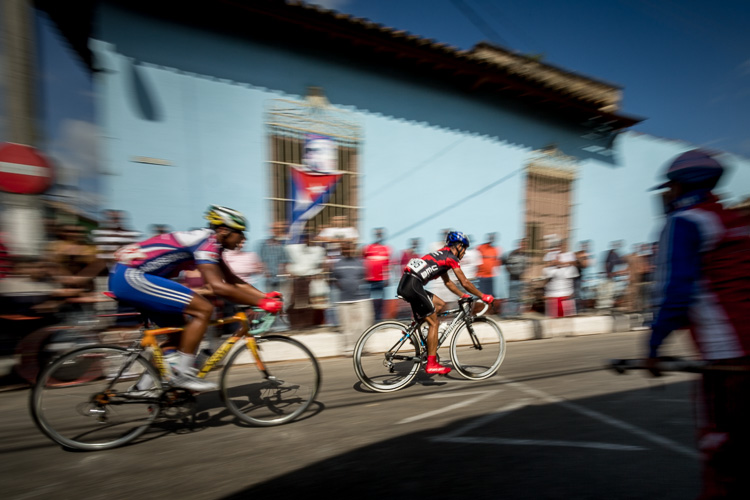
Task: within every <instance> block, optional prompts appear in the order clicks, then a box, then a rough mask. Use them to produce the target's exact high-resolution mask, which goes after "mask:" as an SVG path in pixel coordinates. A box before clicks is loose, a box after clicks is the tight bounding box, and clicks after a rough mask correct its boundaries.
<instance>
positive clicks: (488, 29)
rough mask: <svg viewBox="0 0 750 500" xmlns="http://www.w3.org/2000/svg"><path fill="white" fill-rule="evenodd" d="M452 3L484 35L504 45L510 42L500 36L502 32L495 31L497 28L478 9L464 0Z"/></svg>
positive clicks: (452, 1) (455, 0)
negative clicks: (483, 17) (487, 21)
mask: <svg viewBox="0 0 750 500" xmlns="http://www.w3.org/2000/svg"><path fill="white" fill-rule="evenodd" d="M451 3H452V4H453V5H454V6H455V7H456V8H457V9H458V10H460V11H461V13H462V14H463V15H464V16H465V17H466V19H468V20H469V22H470V23H471V24H473V25H474V26H476V28H477V29H478V30H479V31H481V32H482V33H483V34H484V36H486V37H487V38H489V39H490V41H493V42H500V43H501V44H502V45H505V46H507V45H508V42H506V41H505V40H504V39H503V37H501V36H500V33H498V32H497V31H495V29H494V28H493V27H492V26H490V25H489V24H487V23H486V22H485V21H484V19H482V16H480V15H479V14H478V13H477V11H475V10H474V9H473V8H472V7H471V6H469V5H468V4H466V3H464V1H463V0H451Z"/></svg>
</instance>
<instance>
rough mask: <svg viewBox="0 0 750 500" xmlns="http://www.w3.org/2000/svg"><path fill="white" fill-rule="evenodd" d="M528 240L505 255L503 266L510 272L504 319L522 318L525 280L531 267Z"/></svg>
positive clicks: (524, 239) (503, 312) (519, 241)
mask: <svg viewBox="0 0 750 500" xmlns="http://www.w3.org/2000/svg"><path fill="white" fill-rule="evenodd" d="M527 241H528V240H527V239H526V238H521V239H520V240H518V247H517V248H515V249H514V250H513V251H511V252H508V253H507V254H505V255H503V264H504V265H505V270H506V271H507V272H508V300H507V301H506V303H505V306H504V307H503V310H502V316H503V317H504V318H508V319H510V318H518V317H521V313H522V304H523V296H522V292H523V278H524V273H525V272H526V269H527V268H528V267H529V256H528V254H527Z"/></svg>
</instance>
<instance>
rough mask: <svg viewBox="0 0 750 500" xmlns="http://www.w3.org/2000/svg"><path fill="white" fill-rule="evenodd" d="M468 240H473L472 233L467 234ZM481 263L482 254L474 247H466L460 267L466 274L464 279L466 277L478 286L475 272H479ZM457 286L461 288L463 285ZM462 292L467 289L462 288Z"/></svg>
mask: <svg viewBox="0 0 750 500" xmlns="http://www.w3.org/2000/svg"><path fill="white" fill-rule="evenodd" d="M468 237H469V241H474V237H473V236H472V235H469V236H468ZM481 265H482V254H481V253H480V252H479V250H477V249H476V248H475V247H469V248H467V249H466V253H465V254H464V258H463V259H461V269H462V270H463V272H464V276H466V279H468V280H469V281H470V282H471V284H472V285H474V286H475V287H477V288H479V286H478V285H479V279H478V278H477V273H478V272H479V266H481ZM459 288H461V289H462V290H463V287H461V286H460V284H459ZM463 291H464V292H467V293H468V291H467V290H463Z"/></svg>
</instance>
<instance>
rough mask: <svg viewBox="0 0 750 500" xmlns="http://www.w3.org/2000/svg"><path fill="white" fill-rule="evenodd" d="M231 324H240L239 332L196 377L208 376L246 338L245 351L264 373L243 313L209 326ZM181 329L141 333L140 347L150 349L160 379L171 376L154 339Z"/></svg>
mask: <svg viewBox="0 0 750 500" xmlns="http://www.w3.org/2000/svg"><path fill="white" fill-rule="evenodd" d="M232 323H240V330H239V331H238V332H237V333H235V334H234V335H232V336H231V337H229V338H228V339H227V340H226V341H225V342H224V343H223V344H221V346H220V347H219V348H218V349H217V350H216V352H214V353H213V354H212V355H211V357H210V358H208V359H207V360H206V362H205V363H203V366H202V367H201V369H200V371H199V372H198V377H200V378H205V377H206V375H208V372H210V371H211V370H212V369H213V368H214V366H216V365H217V364H218V363H219V362H220V361H221V360H222V359H224V357H225V356H226V355H227V354H228V353H229V351H230V350H231V349H232V347H233V346H234V344H236V343H237V342H238V341H239V340H240V339H242V338H243V337H246V339H247V349H248V351H250V353H251V354H252V356H253V359H255V362H256V363H257V365H258V369H259V370H261V371H262V372H265V371H266V367H265V365H264V364H263V361H262V360H261V359H260V351H259V350H258V342H256V340H255V337H254V336H253V335H248V332H249V330H250V320H249V319H248V317H247V314H246V313H245V312H238V313H236V314H235V315H234V316H232V317H231V318H224V319H219V320H216V321H212V322H211V323H210V324H209V326H222V325H229V324H232ZM182 330H183V328H181V327H166V328H153V329H149V330H144V332H143V338H142V339H141V347H143V348H144V349H146V348H149V347H150V348H151V349H152V352H153V356H154V364H155V365H156V367H157V368H158V369H159V373H161V376H162V377H165V378H167V377H169V376H170V375H171V372H170V369H169V366H168V363H166V362H165V361H164V352H163V351H162V350H161V347H160V346H159V342H158V341H157V340H156V337H157V336H158V335H167V334H170V333H178V332H181V331H182Z"/></svg>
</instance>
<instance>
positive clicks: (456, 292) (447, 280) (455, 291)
mask: <svg viewBox="0 0 750 500" xmlns="http://www.w3.org/2000/svg"><path fill="white" fill-rule="evenodd" d="M441 277H442V278H443V283H445V287H446V288H447V289H448V290H450V291H451V292H452V293H453V294H454V295H458V296H459V297H461V296H463V292H461V290H459V289H458V287H457V286H456V284H455V283H453V282H452V281H451V279H450V278H449V277H448V273H445V274H443V275H442V276H441Z"/></svg>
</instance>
